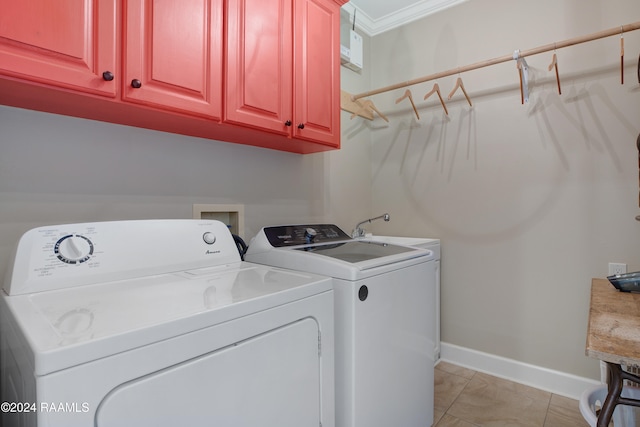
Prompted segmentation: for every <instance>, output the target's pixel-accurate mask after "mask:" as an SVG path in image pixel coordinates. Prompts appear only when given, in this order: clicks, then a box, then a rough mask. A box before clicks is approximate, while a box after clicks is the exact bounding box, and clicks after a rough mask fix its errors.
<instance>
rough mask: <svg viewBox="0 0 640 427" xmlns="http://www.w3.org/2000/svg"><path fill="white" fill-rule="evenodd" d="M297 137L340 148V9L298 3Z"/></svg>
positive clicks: (316, 1) (328, 3)
mask: <svg viewBox="0 0 640 427" xmlns="http://www.w3.org/2000/svg"><path fill="white" fill-rule="evenodd" d="M294 3H295V5H294V14H295V19H294V23H295V36H294V40H295V42H294V43H295V54H294V55H295V56H294V61H293V63H294V98H293V99H294V109H295V110H294V112H295V114H294V116H295V120H296V122H295V123H294V128H293V130H294V135H295V137H296V138H301V139H306V140H310V141H315V142H320V143H323V144H327V145H331V146H334V147H339V145H340V58H339V52H340V18H339V17H340V8H339V6H338V5H337V4H336V3H335V2H334V1H333V0H295V2H294Z"/></svg>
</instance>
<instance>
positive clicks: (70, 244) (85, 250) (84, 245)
mask: <svg viewBox="0 0 640 427" xmlns="http://www.w3.org/2000/svg"><path fill="white" fill-rule="evenodd" d="M53 251H54V253H55V254H56V256H57V257H58V259H59V260H60V261H62V262H65V263H67V264H81V263H83V262H85V261H88V260H89V258H91V255H93V243H91V240H89V239H87V238H86V237H84V236H82V235H80V234H69V235H68V236H64V237H62V238H61V239H60V240H58V241H57V242H56V244H55V246H54V248H53Z"/></svg>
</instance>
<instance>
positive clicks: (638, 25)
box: [351, 21, 640, 101]
mask: <svg viewBox="0 0 640 427" xmlns="http://www.w3.org/2000/svg"><path fill="white" fill-rule="evenodd" d="M638 29H640V21H638V22H634V23H632V24H627V25H621V26H619V27H615V28H611V29H609V30H604V31H600V32H597V33H593V34H589V35H586V36H581V37H574V38H572V39H568V40H563V41H560V42H556V43H550V44H547V45H544V46H539V47H536V48H533V49H529V50H523V51H520V52H519V55H518V58H524V57H525V56H531V55H537V54H539V53H544V52H549V51H552V50H555V49H560V48H563V47H569V46H574V45H577V44H581V43H586V42H590V41H593V40H598V39H603V38H605V37H611V36H615V35H622V34H624V33H628V32H630V31H635V30H638ZM513 60H514V54H512V53H511V54H509V55H504V56H500V57H498V58H493V59H489V60H487V61H481V62H476V63H475V64H471V65H466V66H464V67H458V68H454V69H451V70H447V71H442V72H439V73H435V74H430V75H428V76H424V77H420V78H417V79H413V80H408V81H406V82H403V83H397V84H394V85H390V86H385V87H383V88H380V89H375V90H370V91H368V92H363V93H359V94H357V95H352V96H351V100H352V101H355V100H357V99H360V98H364V97H366V96H371V95H377V94H379V93H383V92H389V91H391V90H395V89H401V88H403V87H407V86H413V85H416V84H418V83H424V82H428V81H430V80H436V79H440V78H443V77H447V76H452V75H454V74H458V73H463V72H465V71H471V70H477V69H479V68H484V67H488V66H490V65H496V64H500V63H502V62H508V61H513Z"/></svg>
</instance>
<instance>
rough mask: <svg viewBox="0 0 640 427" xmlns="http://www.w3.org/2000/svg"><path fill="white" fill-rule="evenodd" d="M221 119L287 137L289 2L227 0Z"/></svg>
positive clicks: (290, 50)
mask: <svg viewBox="0 0 640 427" xmlns="http://www.w3.org/2000/svg"><path fill="white" fill-rule="evenodd" d="M227 4H228V6H227V69H226V85H225V106H226V109H225V121H226V122H229V123H236V124H241V125H244V126H251V127H255V128H259V129H264V130H269V131H272V132H276V133H280V134H284V135H288V134H290V133H291V125H292V124H293V120H294V119H293V117H292V76H291V74H292V53H293V45H292V34H293V31H292V22H291V19H292V15H291V13H292V12H291V9H292V8H291V4H292V0H229V1H228V2H227Z"/></svg>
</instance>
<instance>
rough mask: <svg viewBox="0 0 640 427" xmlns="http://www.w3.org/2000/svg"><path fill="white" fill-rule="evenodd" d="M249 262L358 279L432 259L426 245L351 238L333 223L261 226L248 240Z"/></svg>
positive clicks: (246, 257)
mask: <svg viewBox="0 0 640 427" xmlns="http://www.w3.org/2000/svg"><path fill="white" fill-rule="evenodd" d="M245 259H246V260H247V261H250V262H255V263H260V264H266V265H271V266H275V267H282V268H290V269H294V270H301V271H308V272H311V273H317V274H324V275H327V276H331V277H335V278H338V279H344V280H360V279H364V278H366V277H372V276H376V275H379V274H383V273H386V272H388V271H393V270H397V269H400V268H405V267H408V266H410V265H413V264H417V263H421V262H426V261H430V260H433V259H434V255H433V252H432V251H430V250H426V249H421V248H416V247H409V246H403V245H390V244H388V243H383V242H374V241H366V240H354V239H351V238H350V237H348V236H347V235H346V234H345V233H344V232H343V231H342V230H340V229H339V228H338V227H337V226H335V225H333V224H317V225H287V226H277V227H265V228H263V229H262V230H261V231H260V232H259V233H258V234H257V235H256V236H255V237H254V238H253V240H252V241H251V243H250V244H249V249H248V250H247V253H246V254H245Z"/></svg>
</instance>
